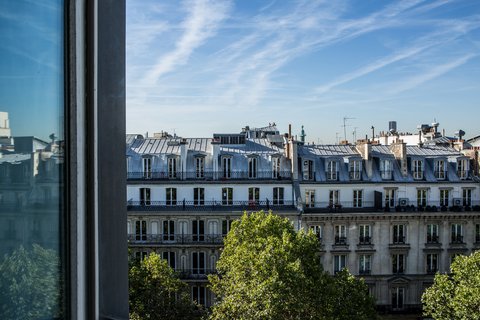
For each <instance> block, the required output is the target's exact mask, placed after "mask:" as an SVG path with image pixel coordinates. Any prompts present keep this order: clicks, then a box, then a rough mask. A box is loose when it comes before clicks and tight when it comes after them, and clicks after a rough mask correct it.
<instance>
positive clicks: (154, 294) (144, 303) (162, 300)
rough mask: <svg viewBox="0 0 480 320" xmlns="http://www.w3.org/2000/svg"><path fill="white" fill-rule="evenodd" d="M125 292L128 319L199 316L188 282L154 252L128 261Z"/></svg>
mask: <svg viewBox="0 0 480 320" xmlns="http://www.w3.org/2000/svg"><path fill="white" fill-rule="evenodd" d="M129 291H130V313H131V315H130V318H131V319H136V320H156V319H197V318H198V316H199V315H200V313H199V312H198V308H197V307H196V306H195V305H194V304H193V303H192V302H191V300H190V294H189V292H188V285H187V284H185V283H183V282H182V281H181V280H180V279H178V277H177V275H176V274H175V271H174V270H173V269H172V268H171V267H170V266H169V265H168V263H167V262H166V261H165V260H163V259H161V258H160V256H159V255H158V254H156V253H151V254H149V255H148V257H146V258H145V259H144V260H142V261H141V262H137V263H132V265H131V266H130V270H129Z"/></svg>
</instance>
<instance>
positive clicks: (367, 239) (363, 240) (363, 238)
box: [358, 236, 372, 244]
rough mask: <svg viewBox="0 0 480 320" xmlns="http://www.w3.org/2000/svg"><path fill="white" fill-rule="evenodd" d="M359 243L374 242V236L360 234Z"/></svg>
mask: <svg viewBox="0 0 480 320" xmlns="http://www.w3.org/2000/svg"><path fill="white" fill-rule="evenodd" d="M358 240H359V244H372V238H371V237H370V236H360V237H359V239H358Z"/></svg>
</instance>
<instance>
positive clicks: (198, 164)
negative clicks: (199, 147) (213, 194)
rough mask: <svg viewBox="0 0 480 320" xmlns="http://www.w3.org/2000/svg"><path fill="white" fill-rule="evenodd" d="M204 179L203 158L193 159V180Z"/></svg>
mask: <svg viewBox="0 0 480 320" xmlns="http://www.w3.org/2000/svg"><path fill="white" fill-rule="evenodd" d="M204 177H205V158H204V157H201V156H197V157H195V178H197V179H202V178H204Z"/></svg>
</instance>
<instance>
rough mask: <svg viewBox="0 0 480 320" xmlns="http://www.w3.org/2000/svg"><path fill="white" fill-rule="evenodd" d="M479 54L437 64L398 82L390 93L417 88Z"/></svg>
mask: <svg viewBox="0 0 480 320" xmlns="http://www.w3.org/2000/svg"><path fill="white" fill-rule="evenodd" d="M476 56H478V54H467V55H464V56H462V57H460V58H457V59H454V60H452V61H449V62H447V63H444V64H441V65H435V66H433V67H432V68H430V69H428V70H426V71H424V72H422V73H421V74H419V75H417V76H414V77H411V78H408V79H406V80H404V81H402V83H400V84H397V85H396V86H395V87H394V88H393V89H392V90H390V92H389V93H390V94H399V93H402V92H404V91H407V90H410V89H413V88H416V87H418V86H420V85H421V84H423V83H425V82H427V81H430V80H432V79H435V78H438V77H439V76H441V75H443V74H445V73H447V72H449V71H451V70H453V69H455V68H458V67H459V66H461V65H463V64H465V63H467V62H468V61H469V60H470V59H472V58H474V57H476Z"/></svg>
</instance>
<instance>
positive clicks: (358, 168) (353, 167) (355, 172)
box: [348, 160, 362, 180]
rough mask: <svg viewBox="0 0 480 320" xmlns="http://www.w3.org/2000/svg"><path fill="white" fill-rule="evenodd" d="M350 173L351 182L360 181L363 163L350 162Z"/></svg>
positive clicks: (357, 161)
mask: <svg viewBox="0 0 480 320" xmlns="http://www.w3.org/2000/svg"><path fill="white" fill-rule="evenodd" d="M348 173H349V176H350V180H360V178H361V176H362V175H361V174H362V161H361V160H350V163H349V166H348Z"/></svg>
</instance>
